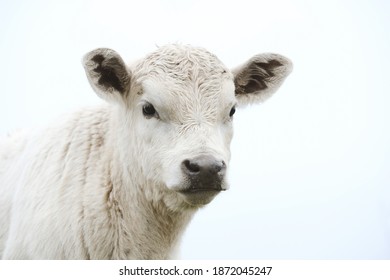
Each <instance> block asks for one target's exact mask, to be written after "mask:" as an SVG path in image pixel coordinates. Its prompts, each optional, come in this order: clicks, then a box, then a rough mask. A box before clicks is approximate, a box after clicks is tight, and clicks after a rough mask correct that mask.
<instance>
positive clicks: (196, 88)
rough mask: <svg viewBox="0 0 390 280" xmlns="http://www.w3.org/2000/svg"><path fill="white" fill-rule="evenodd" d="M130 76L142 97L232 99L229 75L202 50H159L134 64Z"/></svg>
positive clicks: (214, 57)
mask: <svg viewBox="0 0 390 280" xmlns="http://www.w3.org/2000/svg"><path fill="white" fill-rule="evenodd" d="M133 75H134V77H135V79H136V81H137V84H140V85H142V86H143V88H144V93H145V94H153V93H156V94H159V95H161V96H160V98H169V97H174V98H178V97H182V98H179V99H178V100H183V99H193V98H196V99H198V100H199V99H217V100H221V99H230V100H232V99H234V88H232V87H234V86H233V75H232V74H231V72H230V71H229V69H228V68H227V67H226V66H225V65H224V64H223V63H222V62H221V61H220V60H219V59H218V58H217V57H216V56H215V55H214V54H212V53H210V52H208V51H207V50H205V49H202V48H195V47H192V46H185V45H168V46H164V47H161V48H159V49H158V50H156V51H155V52H153V53H151V54H149V55H148V56H146V57H145V59H143V60H142V61H141V62H140V63H139V64H138V65H136V67H135V68H134V69H133ZM232 94H233V96H232Z"/></svg>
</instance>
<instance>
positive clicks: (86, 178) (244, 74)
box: [0, 44, 292, 259]
mask: <svg viewBox="0 0 390 280" xmlns="http://www.w3.org/2000/svg"><path fill="white" fill-rule="evenodd" d="M83 65H84V68H85V71H86V74H87V77H88V80H89V82H90V84H91V86H92V88H93V89H94V90H95V92H96V93H97V95H98V96H100V97H101V98H103V99H104V100H106V101H107V103H106V105H104V106H100V107H96V108H91V109H85V110H82V111H79V112H78V113H74V114H72V115H71V116H69V117H67V118H66V119H64V120H62V121H61V122H58V123H56V124H55V125H53V126H51V127H49V128H47V129H45V130H43V131H41V132H40V133H37V134H35V135H34V136H30V135H22V134H19V135H14V136H12V137H10V138H8V139H5V140H3V141H2V142H1V144H0V224H1V228H0V256H1V257H2V258H4V259H166V258H170V257H172V256H173V255H172V254H173V253H174V252H175V248H176V247H177V244H178V241H179V239H180V236H181V234H182V233H183V231H184V229H185V227H186V225H187V224H188V222H189V221H190V219H191V217H192V216H193V214H194V213H195V212H196V210H197V209H199V208H200V207H202V206H204V205H206V204H208V203H209V202H210V201H212V200H213V198H214V197H215V196H216V195H217V194H218V193H220V192H221V191H225V190H226V189H227V188H228V184H227V182H226V172H227V169H228V166H229V159H230V150H229V146H230V142H231V139H232V135H233V129H232V120H233V115H234V113H235V108H236V107H237V106H242V105H246V104H248V103H257V102H261V101H264V100H265V99H267V98H268V97H270V96H271V95H272V93H274V92H275V91H276V90H277V89H278V88H279V86H280V85H281V84H282V82H283V80H284V79H285V78H286V76H287V75H288V74H289V73H290V71H291V69H292V64H291V62H290V61H289V60H288V59H286V58H285V57H282V56H280V55H277V54H260V55H256V56H254V57H252V58H251V59H250V60H248V61H247V62H245V63H244V64H243V65H242V66H239V67H237V68H235V69H234V70H232V71H230V70H229V69H228V68H226V67H225V66H224V65H223V64H222V63H221V62H220V61H219V60H218V58H217V57H216V56H215V55H213V54H211V53H209V52H208V51H206V50H204V49H202V48H195V47H191V46H185V45H176V44H174V45H167V46H164V47H161V48H159V49H158V50H156V51H155V52H153V53H151V54H149V55H147V56H146V57H145V58H144V59H142V60H140V61H138V62H137V63H135V64H134V65H133V66H132V67H128V66H126V64H125V63H124V62H123V60H122V58H121V57H120V56H119V55H118V54H117V53H116V52H115V51H113V50H110V49H96V50H94V51H92V52H90V53H88V54H86V55H85V57H84V59H83Z"/></svg>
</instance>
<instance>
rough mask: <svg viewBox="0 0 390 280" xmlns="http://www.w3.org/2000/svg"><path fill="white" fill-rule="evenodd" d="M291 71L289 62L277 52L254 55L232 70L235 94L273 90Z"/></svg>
mask: <svg viewBox="0 0 390 280" xmlns="http://www.w3.org/2000/svg"><path fill="white" fill-rule="evenodd" d="M290 71H291V62H290V61H289V60H288V59H287V58H285V57H283V56H281V55H277V54H260V55H257V56H254V57H253V58H252V59H250V60H249V61H248V62H247V63H245V64H244V65H243V66H242V67H240V68H238V69H236V70H235V71H233V72H234V74H235V78H234V84H235V87H236V90H235V93H236V95H244V94H257V93H263V92H264V93H265V92H268V91H274V90H276V89H277V87H279V85H280V84H281V82H282V81H283V80H284V78H285V77H286V76H287V75H288V74H289V73H290Z"/></svg>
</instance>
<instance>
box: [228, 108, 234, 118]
mask: <svg viewBox="0 0 390 280" xmlns="http://www.w3.org/2000/svg"><path fill="white" fill-rule="evenodd" d="M235 112H236V107H233V108H232V109H231V110H230V113H229V116H230V117H233V115H234V113H235Z"/></svg>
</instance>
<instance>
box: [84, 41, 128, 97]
mask: <svg viewBox="0 0 390 280" xmlns="http://www.w3.org/2000/svg"><path fill="white" fill-rule="evenodd" d="M83 66H84V69H85V73H86V74H87V78H88V81H89V83H90V84H91V86H92V88H93V89H94V90H95V92H96V93H97V95H98V96H100V97H101V98H103V99H105V100H107V101H109V102H110V101H119V100H122V99H123V98H124V97H125V96H126V94H127V92H128V91H129V89H130V80H131V76H130V72H129V70H128V69H127V67H126V64H125V63H124V62H123V60H122V58H121V57H120V56H119V54H118V53H117V52H115V51H114V50H111V49H106V48H101V49H96V50H93V51H91V52H89V53H87V54H86V55H85V56H84V58H83Z"/></svg>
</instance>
